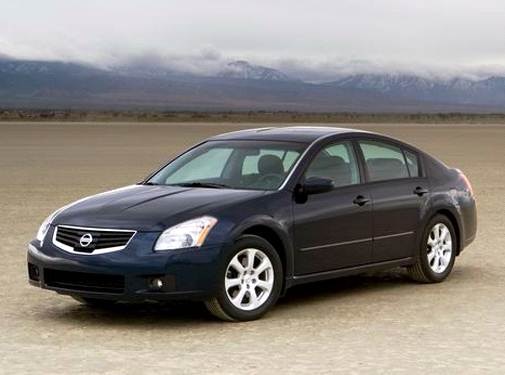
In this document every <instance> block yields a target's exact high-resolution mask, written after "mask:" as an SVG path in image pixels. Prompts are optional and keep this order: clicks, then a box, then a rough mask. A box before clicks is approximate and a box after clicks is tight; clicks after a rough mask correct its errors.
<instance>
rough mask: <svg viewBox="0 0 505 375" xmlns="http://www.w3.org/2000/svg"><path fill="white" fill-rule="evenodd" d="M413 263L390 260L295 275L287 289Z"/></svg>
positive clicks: (409, 258)
mask: <svg viewBox="0 0 505 375" xmlns="http://www.w3.org/2000/svg"><path fill="white" fill-rule="evenodd" d="M413 263H415V258H414V257H408V258H401V259H395V260H388V261H385V262H378V263H371V264H365V265H362V266H355V267H348V268H341V269H338V270H332V271H325V272H317V273H310V274H307V275H295V276H293V277H292V278H291V279H290V280H286V287H287V288H289V287H292V286H295V285H299V284H305V283H310V282H313V281H322V280H328V279H334V278H337V277H343V276H349V275H356V274H359V273H363V272H367V271H379V270H386V269H389V268H395V267H401V266H408V265H411V264H413Z"/></svg>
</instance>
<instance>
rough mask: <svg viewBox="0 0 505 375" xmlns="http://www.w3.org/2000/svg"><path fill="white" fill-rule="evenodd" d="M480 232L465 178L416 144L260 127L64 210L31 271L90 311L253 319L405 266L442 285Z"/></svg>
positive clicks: (203, 146)
mask: <svg viewBox="0 0 505 375" xmlns="http://www.w3.org/2000/svg"><path fill="white" fill-rule="evenodd" d="M476 226H477V220H476V208H475V200H474V196H473V192H472V188H471V186H470V183H469V182H468V179H467V178H466V177H465V175H464V174H463V173H462V172H461V171H459V170H457V169H452V168H449V167H447V166H445V165H444V164H442V163H441V162H440V161H438V160H436V159H435V158H433V157H431V156H429V155H427V154H426V153H424V152H422V151H420V150H418V149H417V148H415V147H413V146H410V145H408V144H405V143H403V142H400V141H397V140H394V139H391V138H389V137H386V136H382V135H378V134H374V133H369V132H363V131H356V130H349V129H338V128H324V127H291V128H264V129H253V130H244V131H238V132H233V133H227V134H223V135H219V136H216V137H213V138H210V139H208V140H206V141H204V142H202V143H200V144H198V145H196V146H194V147H192V148H190V149H189V150H187V151H185V152H184V153H182V154H181V155H180V156H178V157H176V158H175V159H174V160H172V161H171V162H169V163H168V164H166V165H165V166H164V167H163V168H161V169H160V170H158V171H157V172H155V173H153V174H152V175H151V176H149V177H148V178H147V179H145V181H143V182H141V183H138V184H136V185H132V186H127V187H124V188H120V189H117V190H113V191H109V192H106V193H103V194H98V195H95V196H92V197H88V198H84V199H82V200H79V201H77V202H75V203H73V204H70V205H68V206H65V207H63V208H61V209H59V210H57V211H56V212H55V213H53V214H52V215H50V216H49V217H48V218H47V219H46V220H45V221H44V222H43V224H42V225H41V227H40V229H39V231H38V233H37V236H36V239H34V240H33V241H32V242H31V243H30V244H29V249H28V274H29V280H30V283H31V284H32V285H35V286H39V287H42V288H45V289H50V290H54V291H56V292H58V293H62V294H67V295H70V296H72V297H74V298H76V299H78V300H79V301H82V302H84V303H87V304H90V305H106V304H112V303H116V302H128V301H149V300H155V301H160V300H173V299H176V300H177V299H188V298H189V299H196V300H201V301H204V302H205V304H206V306H207V308H208V309H209V311H210V312H211V313H212V314H214V315H216V316H217V317H219V318H221V319H225V320H230V321H243V320H252V319H257V318H259V317H260V316H262V315H263V314H264V313H265V312H267V310H269V309H270V308H271V307H272V306H273V305H274V304H275V302H276V301H277V299H278V298H279V296H281V295H282V294H283V293H285V291H286V290H287V289H288V288H290V287H291V286H294V285H297V284H301V283H306V282H311V281H318V280H324V279H329V278H334V277H339V276H344V275H350V274H355V273H360V272H364V271H369V270H377V269H387V268H392V267H398V266H403V267H406V268H407V270H408V272H409V273H410V275H411V276H412V278H413V279H414V280H417V281H419V282H424V283H436V282H440V281H442V280H444V279H445V278H446V277H447V276H448V275H449V274H450V272H451V270H452V268H453V266H454V261H455V258H456V256H458V255H459V254H460V253H461V251H462V250H463V249H464V248H465V247H466V246H467V245H468V244H469V243H470V242H471V241H472V240H473V239H474V237H475V234H476Z"/></svg>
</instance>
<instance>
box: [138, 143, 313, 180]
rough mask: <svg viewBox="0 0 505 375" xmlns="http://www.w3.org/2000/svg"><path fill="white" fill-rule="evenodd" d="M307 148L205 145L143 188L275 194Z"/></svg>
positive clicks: (290, 145)
mask: <svg viewBox="0 0 505 375" xmlns="http://www.w3.org/2000/svg"><path fill="white" fill-rule="evenodd" d="M305 147H306V145H305V144H303V143H296V142H274V141H208V142H205V143H203V144H201V145H199V146H197V147H195V148H193V149H191V150H189V151H188V152H186V153H184V154H183V155H181V156H179V157H178V158H176V159H175V160H173V161H172V162H171V163H170V164H168V165H167V166H165V167H164V168H162V169H161V170H160V171H159V172H158V173H156V174H155V175H154V176H152V177H151V178H150V179H149V180H148V181H147V182H146V184H149V185H178V186H190V187H208V188H231V189H253V190H275V189H277V188H279V186H281V184H282V183H283V181H284V180H285V179H286V177H287V175H288V173H289V171H290V170H291V168H293V166H294V164H295V162H296V161H297V160H298V158H299V157H300V154H301V153H302V152H303V150H304V149H305Z"/></svg>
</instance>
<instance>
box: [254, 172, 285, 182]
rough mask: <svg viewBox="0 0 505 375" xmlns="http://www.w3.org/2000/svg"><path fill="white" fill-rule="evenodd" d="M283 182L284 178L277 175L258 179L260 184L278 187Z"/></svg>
mask: <svg viewBox="0 0 505 375" xmlns="http://www.w3.org/2000/svg"><path fill="white" fill-rule="evenodd" d="M281 181H282V176H281V175H278V174H277V173H267V174H264V175H263V176H261V177H260V178H259V179H258V183H260V184H262V183H267V184H268V185H276V184H278V183H279V182H281Z"/></svg>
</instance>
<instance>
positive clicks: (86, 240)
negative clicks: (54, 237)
mask: <svg viewBox="0 0 505 375" xmlns="http://www.w3.org/2000/svg"><path fill="white" fill-rule="evenodd" d="M91 242H93V236H92V235H91V234H89V233H86V234H83V235H82V237H81V239H80V240H79V243H80V244H81V246H82V247H88V246H89V244H90V243H91Z"/></svg>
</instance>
